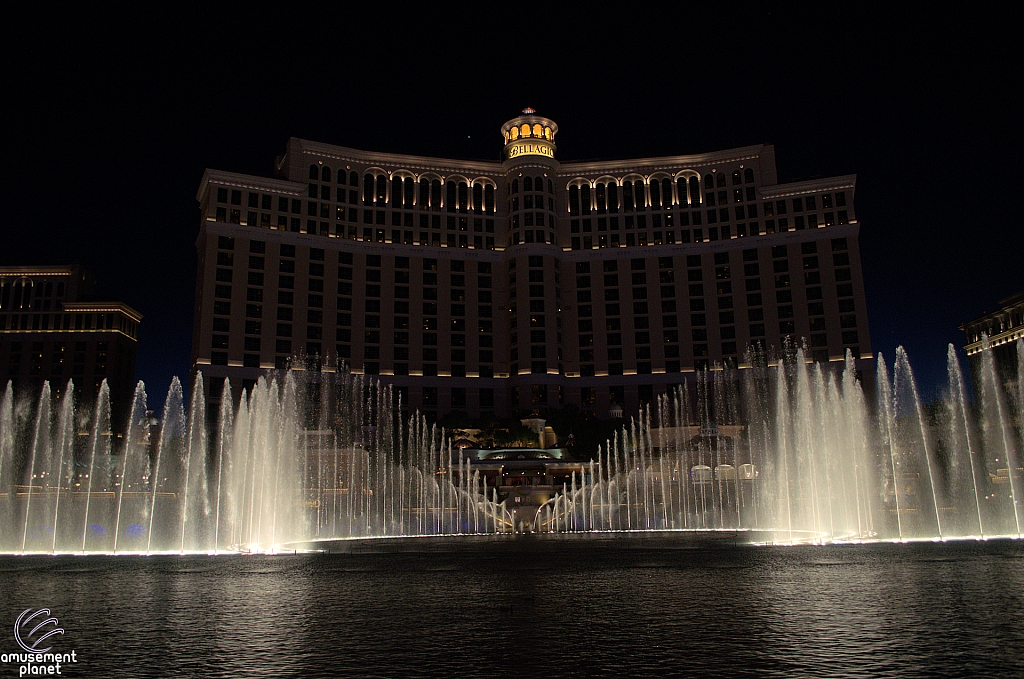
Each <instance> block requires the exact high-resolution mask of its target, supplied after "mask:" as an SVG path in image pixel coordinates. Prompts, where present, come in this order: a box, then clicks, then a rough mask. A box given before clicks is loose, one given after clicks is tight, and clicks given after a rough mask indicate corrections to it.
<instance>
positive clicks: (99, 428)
mask: <svg viewBox="0 0 1024 679" xmlns="http://www.w3.org/2000/svg"><path fill="white" fill-rule="evenodd" d="M111 434H112V433H111V431H110V387H108V386H107V381H106V380H103V382H102V383H101V384H100V391H99V394H98V395H97V396H96V411H95V414H94V415H93V426H92V437H91V439H90V442H89V457H88V460H89V461H88V463H87V464H86V468H87V469H88V470H89V475H88V478H87V482H86V483H85V484H83V487H84V488H85V492H86V497H85V517H84V519H83V521H84V525H83V528H82V551H83V552H84V551H86V550H87V549H88V539H89V534H90V533H93V534H95V535H96V539H104V538H105V537H106V535H107V524H108V523H109V521H108V519H109V517H108V516H107V513H106V512H105V511H104V508H101V507H94V506H93V503H92V499H93V494H94V491H98V492H102V493H104V494H105V493H108V492H109V490H108V488H109V487H110V485H111V484H112V481H113V479H112V478H111V471H112V470H111V468H110V466H109V463H110V452H111V444H112V441H111ZM97 462H99V465H97V464H96V463H97Z"/></svg>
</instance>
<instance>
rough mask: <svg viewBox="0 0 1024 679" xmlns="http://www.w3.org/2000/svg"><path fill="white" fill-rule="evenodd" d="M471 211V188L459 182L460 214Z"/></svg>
mask: <svg viewBox="0 0 1024 679" xmlns="http://www.w3.org/2000/svg"><path fill="white" fill-rule="evenodd" d="M468 209H469V186H468V185H467V184H466V182H459V212H465V211H467V210H468Z"/></svg>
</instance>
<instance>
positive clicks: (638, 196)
mask: <svg viewBox="0 0 1024 679" xmlns="http://www.w3.org/2000/svg"><path fill="white" fill-rule="evenodd" d="M633 204H634V205H635V206H636V210H637V211H638V212H643V211H644V210H646V209H647V193H646V190H645V189H644V181H643V180H642V179H637V180H636V181H635V182H633Z"/></svg>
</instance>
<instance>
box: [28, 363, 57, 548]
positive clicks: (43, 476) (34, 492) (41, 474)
mask: <svg viewBox="0 0 1024 679" xmlns="http://www.w3.org/2000/svg"><path fill="white" fill-rule="evenodd" d="M50 426H51V422H50V383H49V382H43V388H42V391H41V393H40V394H39V402H38V404H37V405H36V424H35V427H34V429H35V432H34V435H33V437H32V450H31V454H30V456H29V465H28V474H27V477H26V479H25V482H24V484H23V487H24V488H25V489H26V500H25V526H24V529H23V530H22V534H21V551H22V552H24V551H25V549H26V546H27V543H28V533H29V528H30V527H31V528H32V529H33V530H38V529H40V528H41V527H43V526H46V527H49V521H46V520H45V518H44V517H45V514H44V512H43V511H42V509H41V508H40V507H36V506H33V505H34V504H36V505H38V504H39V502H40V501H41V500H42V499H43V497H41V496H44V491H45V489H46V487H47V485H48V484H49V481H50V479H48V478H47V476H48V474H49V472H51V471H52V469H51V467H52V466H53V465H52V455H53V449H52V447H51V445H50ZM33 499H36V502H35V503H33ZM37 515H38V516H37Z"/></svg>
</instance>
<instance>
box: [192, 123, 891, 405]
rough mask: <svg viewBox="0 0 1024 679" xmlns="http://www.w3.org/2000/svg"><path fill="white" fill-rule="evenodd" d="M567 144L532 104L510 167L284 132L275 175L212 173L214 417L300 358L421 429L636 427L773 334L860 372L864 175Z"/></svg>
mask: <svg viewBox="0 0 1024 679" xmlns="http://www.w3.org/2000/svg"><path fill="white" fill-rule="evenodd" d="M557 132H558V126H557V125H556V124H555V123H554V122H553V121H552V120H549V119H548V118H544V117H542V116H539V115H537V113H536V112H535V111H533V110H532V109H526V110H524V111H523V112H522V115H520V116H519V117H517V118H515V119H513V120H510V121H508V122H507V123H505V124H504V125H503V126H502V127H501V135H502V138H503V140H504V149H503V152H502V155H501V158H502V160H501V162H484V161H471V160H457V159H451V158H426V157H419V156H409V155H398V154H389V153H375V152H372V151H360V150H355V149H350V148H346V147H342V146H333V145H329V144H322V143H319V142H312V141H307V140H304V139H295V138H293V139H290V140H289V142H288V146H287V149H286V150H285V153H284V155H282V156H280V157H279V158H278V159H277V161H276V164H275V168H276V172H275V176H274V177H273V178H267V177H256V176H250V175H243V174H236V173H231V172H224V171H220V170H207V171H206V172H205V174H204V176H203V179H202V183H201V185H200V187H199V193H198V196H197V198H198V201H199V204H200V211H201V221H200V228H199V237H198V240H197V242H196V245H197V248H198V254H199V266H198V277H197V290H196V305H195V325H194V331H193V346H192V363H193V369H194V370H201V371H202V373H203V375H204V378H205V379H206V381H207V385H206V393H207V395H208V398H209V400H210V403H209V406H210V407H216V403H217V401H218V399H219V398H220V396H221V385H222V384H223V382H224V378H225V377H229V378H230V381H231V384H232V385H233V387H234V388H235V391H236V394H235V396H236V397H237V392H238V390H240V389H242V388H244V387H245V386H247V385H250V384H252V383H253V382H254V381H255V380H256V379H257V378H258V377H259V376H260V375H261V374H262V373H263V372H265V371H268V370H275V369H276V370H284V369H302V368H305V367H308V366H309V364H310V358H311V357H312V358H313V360H315V361H318V362H319V363H320V364H321V365H322V366H323V367H322V369H327V370H334V369H346V370H349V371H351V372H353V373H364V374H368V375H370V374H372V375H378V376H379V379H380V380H381V381H382V382H385V383H390V384H393V385H394V386H395V387H396V388H397V389H398V391H399V392H400V393H401V395H402V401H403V405H404V408H405V409H407V410H409V411H412V410H419V411H420V412H423V413H425V414H427V415H428V416H435V417H440V416H443V415H445V414H446V413H448V412H450V411H452V410H460V411H465V412H467V413H468V414H469V415H470V416H471V417H480V416H487V415H489V414H493V415H494V416H497V417H508V416H511V415H513V414H515V413H517V412H521V411H524V410H525V411H533V412H537V413H539V414H543V413H544V412H545V411H547V410H548V409H551V408H557V407H559V406H560V405H562V404H570V403H571V404H575V405H577V406H579V407H580V408H581V409H582V410H583V411H585V412H588V413H591V414H593V415H594V416H597V417H607V416H608V413H609V411H610V410H611V409H613V408H614V407H615V406H618V407H619V408H622V409H623V410H624V411H625V413H626V414H627V415H629V414H631V413H636V412H637V411H638V409H639V407H640V404H642V403H643V402H650V401H652V400H653V399H654V398H656V397H657V395H658V394H661V393H665V391H666V390H668V389H671V388H673V387H674V386H675V385H679V384H682V383H684V382H687V381H689V382H691V383H692V382H693V381H694V380H695V379H696V374H697V372H699V371H702V370H705V369H710V370H714V369H715V368H716V367H717V366H721V365H732V366H734V367H737V368H740V369H742V368H744V367H745V366H746V356H747V354H746V351H747V349H748V347H753V348H755V349H760V350H762V351H765V352H767V353H769V354H771V353H772V352H773V351H776V350H777V349H778V348H780V347H782V346H784V345H785V344H786V343H787V340H789V341H790V342H796V343H798V344H799V343H803V342H806V346H807V348H808V351H807V357H808V359H813V360H814V361H819V362H835V363H838V362H840V361H842V360H843V358H844V356H845V354H846V352H847V350H850V351H852V353H853V355H854V356H855V357H856V358H857V359H858V364H859V366H860V367H862V368H863V367H867V366H868V364H869V363H870V361H871V348H870V345H869V336H868V321H867V311H866V308H865V301H864V286H863V281H862V277H861V265H860V253H859V249H858V239H857V237H858V232H859V225H858V223H857V218H856V213H855V211H854V193H855V188H856V177H855V176H852V175H851V176H843V177H830V178H827V179H814V180H809V181H801V182H793V183H788V184H779V183H778V181H777V179H776V170H775V151H774V148H773V147H772V146H770V145H758V146H749V147H744V148H737V149H730V150H726V151H716V152H713V153H702V154H695V155H679V156H664V157H656V158H632V159H629V160H607V161H587V162H559V161H558V160H557V159H556V146H555V137H556V134H557ZM773 348H774V349H773ZM297 357H306V360H304V361H303V360H297Z"/></svg>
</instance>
